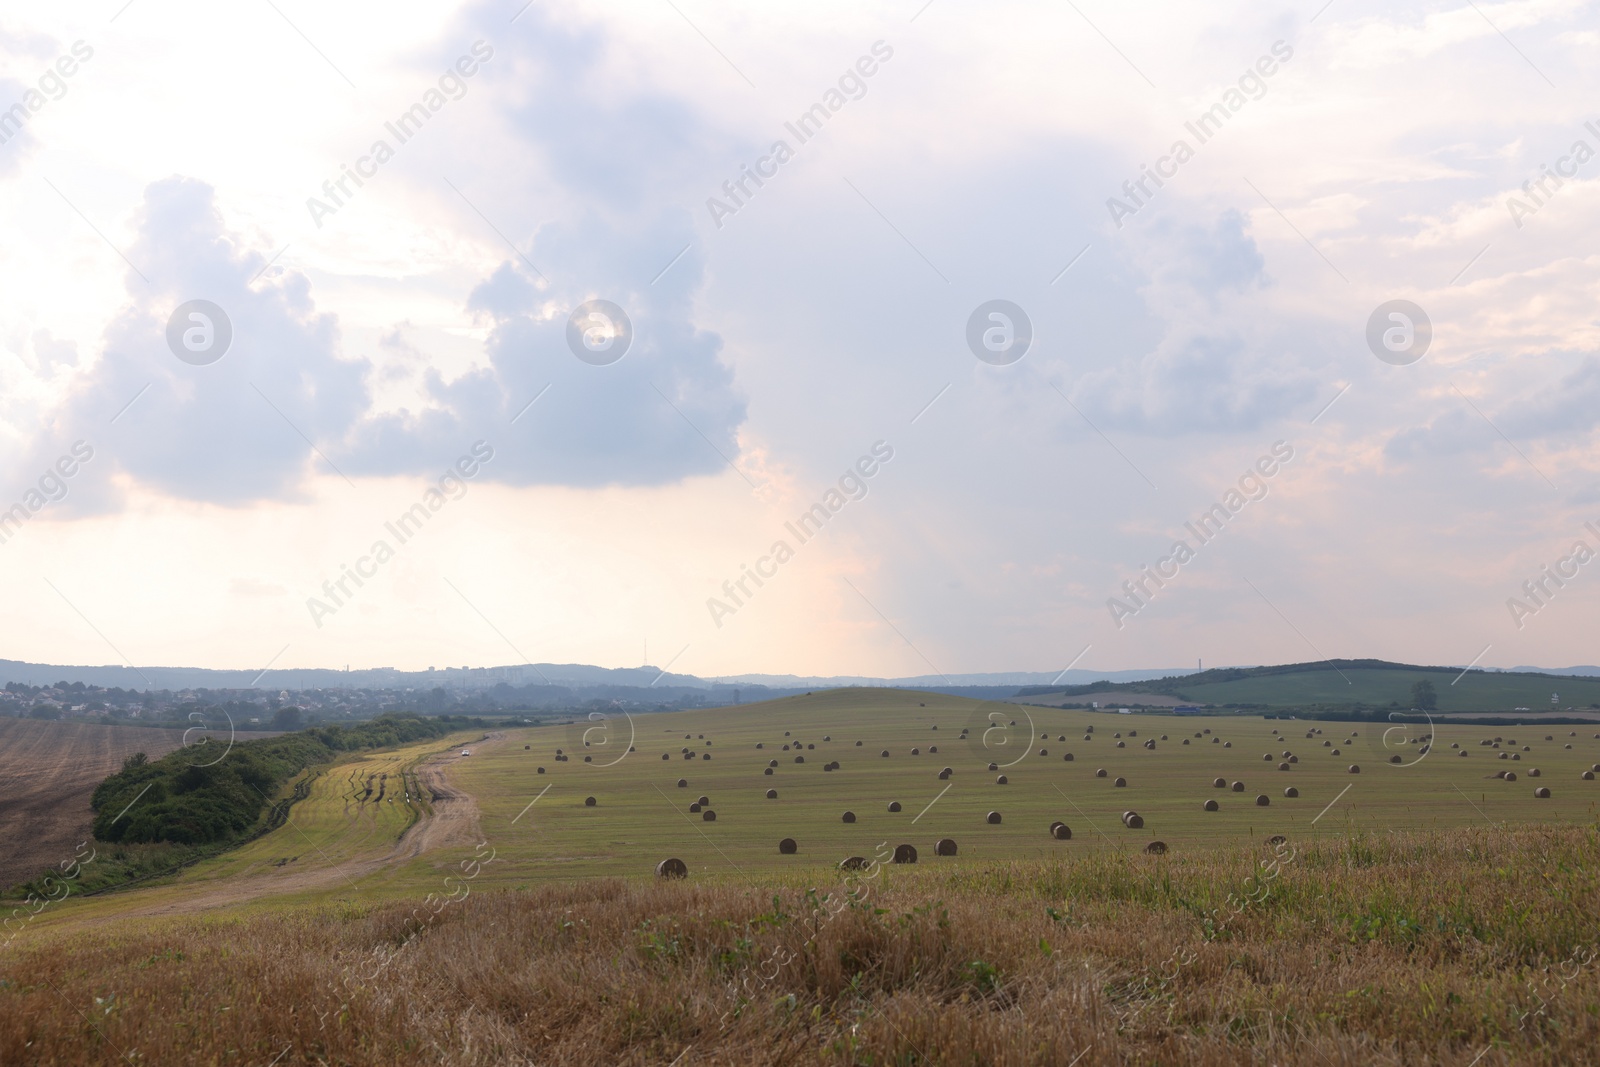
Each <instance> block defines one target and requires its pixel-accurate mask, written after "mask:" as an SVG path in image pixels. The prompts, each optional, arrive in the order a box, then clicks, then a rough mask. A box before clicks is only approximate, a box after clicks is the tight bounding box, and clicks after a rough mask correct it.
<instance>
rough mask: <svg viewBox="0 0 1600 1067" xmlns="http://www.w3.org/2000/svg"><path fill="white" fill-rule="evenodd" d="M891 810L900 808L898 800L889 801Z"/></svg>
mask: <svg viewBox="0 0 1600 1067" xmlns="http://www.w3.org/2000/svg"><path fill="white" fill-rule="evenodd" d="M889 810H890V811H899V810H900V802H899V801H898V800H891V801H889Z"/></svg>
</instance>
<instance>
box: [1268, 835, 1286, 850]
mask: <svg viewBox="0 0 1600 1067" xmlns="http://www.w3.org/2000/svg"><path fill="white" fill-rule="evenodd" d="M1288 843H1289V839H1288V838H1287V837H1284V836H1283V835H1282V834H1273V835H1272V836H1271V837H1269V838H1267V847H1268V848H1277V847H1278V846H1279V845H1286V844H1288Z"/></svg>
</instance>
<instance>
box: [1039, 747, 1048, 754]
mask: <svg viewBox="0 0 1600 1067" xmlns="http://www.w3.org/2000/svg"><path fill="white" fill-rule="evenodd" d="M1039 755H1041V756H1048V755H1050V750H1049V749H1048V748H1041V749H1040V750H1039Z"/></svg>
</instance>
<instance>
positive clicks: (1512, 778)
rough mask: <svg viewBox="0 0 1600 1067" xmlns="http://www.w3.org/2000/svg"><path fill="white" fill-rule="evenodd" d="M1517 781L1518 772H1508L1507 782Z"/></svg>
mask: <svg viewBox="0 0 1600 1067" xmlns="http://www.w3.org/2000/svg"><path fill="white" fill-rule="evenodd" d="M1516 780H1517V772H1516V771H1507V772H1506V781H1508V782H1514V781H1516Z"/></svg>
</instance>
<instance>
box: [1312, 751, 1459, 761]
mask: <svg viewBox="0 0 1600 1067" xmlns="http://www.w3.org/2000/svg"><path fill="white" fill-rule="evenodd" d="M1423 751H1424V752H1426V751H1427V749H1423ZM1289 762H1290V763H1299V762H1300V757H1299V756H1290V757H1289Z"/></svg>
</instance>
